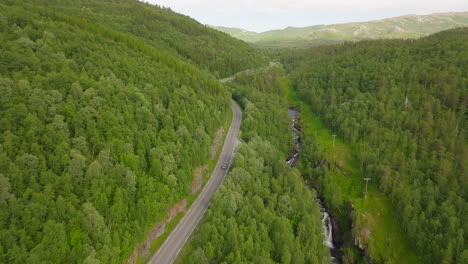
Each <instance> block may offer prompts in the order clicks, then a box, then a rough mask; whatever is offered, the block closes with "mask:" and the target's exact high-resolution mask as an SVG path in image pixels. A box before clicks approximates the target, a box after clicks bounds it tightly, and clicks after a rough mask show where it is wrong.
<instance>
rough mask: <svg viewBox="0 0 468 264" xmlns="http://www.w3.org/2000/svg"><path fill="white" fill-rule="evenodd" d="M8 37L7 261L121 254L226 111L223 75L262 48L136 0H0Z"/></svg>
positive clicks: (3, 164)
mask: <svg viewBox="0 0 468 264" xmlns="http://www.w3.org/2000/svg"><path fill="white" fill-rule="evenodd" d="M148 16H149V18H148ZM138 17H141V18H145V17H146V18H147V20H143V21H140V20H137V18H138ZM150 18H158V19H159V20H152V19H150ZM162 21H165V22H164V23H163V22H162ZM145 27H146V28H149V27H152V29H145ZM0 39H1V41H0V51H1V52H0V263H122V262H123V260H125V259H127V258H128V257H129V256H130V255H131V253H132V251H133V249H134V248H135V246H136V245H137V244H138V243H139V242H140V241H142V240H143V239H144V238H146V236H147V233H148V231H149V230H150V229H151V228H152V227H153V226H154V224H155V223H156V222H158V221H161V220H162V219H163V218H164V217H166V211H167V209H168V207H170V206H171V205H172V204H174V203H175V202H177V201H180V200H182V199H184V198H186V197H187V196H188V195H189V193H190V191H191V182H192V180H193V175H194V169H195V168H198V167H200V166H203V165H205V164H207V162H208V160H209V159H210V156H211V155H212V154H211V151H212V142H213V140H214V138H215V136H216V134H217V131H218V130H219V129H220V128H221V127H223V125H224V124H225V123H226V122H227V121H228V120H229V116H230V110H229V109H230V108H229V106H230V101H231V95H230V91H229V90H227V89H226V88H225V87H224V86H222V85H221V84H220V83H219V82H218V81H217V79H216V78H215V76H214V75H213V74H216V73H219V74H220V75H227V74H230V72H232V71H235V70H237V69H245V68H244V67H251V66H253V65H256V64H260V63H262V59H264V57H263V55H261V54H259V53H257V52H256V51H255V50H253V49H252V48H250V47H249V46H248V45H246V44H245V43H243V42H241V41H239V40H235V39H233V38H231V37H229V36H227V35H225V34H223V33H219V32H216V31H214V30H212V29H208V28H206V27H204V26H202V25H200V24H199V23H198V22H195V21H193V20H191V19H188V18H186V17H184V16H181V15H178V14H176V13H174V12H172V11H170V10H165V9H160V8H158V7H154V6H150V5H147V4H144V3H140V2H137V1H131V0H121V1H98V0H96V1H34V0H31V1H20V2H18V1H2V3H0ZM172 42H174V43H177V45H174V46H171V44H170V43H172ZM203 42H206V43H207V44H206V45H202V44H201V43H203ZM184 43H186V44H184ZM204 55H206V57H204ZM244 55H245V56H244ZM197 56H199V57H197ZM233 56H235V57H233ZM256 58H259V60H258V61H257V60H256ZM213 59H216V60H219V61H220V63H219V64H213ZM207 65H210V66H209V70H210V71H211V72H212V73H213V74H211V73H210V72H209V71H207V68H208V66H207Z"/></svg>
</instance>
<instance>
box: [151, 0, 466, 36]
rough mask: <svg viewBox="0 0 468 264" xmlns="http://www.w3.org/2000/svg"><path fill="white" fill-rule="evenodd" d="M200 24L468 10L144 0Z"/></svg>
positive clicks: (252, 24)
mask: <svg viewBox="0 0 468 264" xmlns="http://www.w3.org/2000/svg"><path fill="white" fill-rule="evenodd" d="M144 1H145V2H149V3H152V4H157V5H160V6H164V7H170V8H171V9H172V10H174V11H176V12H178V13H182V14H184V15H188V16H190V17H192V18H194V19H196V20H198V21H199V22H200V23H203V24H209V25H215V26H226V27H236V28H242V29H246V30H250V31H255V32H263V31H267V30H272V29H282V28H285V27H288V26H293V27H305V26H313V25H322V24H338V23H346V22H359V21H369V20H376V19H383V18H388V17H394V16H400V15H406V14H421V15H422V14H430V13H438V12H461V11H468V0H308V1H307V0H144Z"/></svg>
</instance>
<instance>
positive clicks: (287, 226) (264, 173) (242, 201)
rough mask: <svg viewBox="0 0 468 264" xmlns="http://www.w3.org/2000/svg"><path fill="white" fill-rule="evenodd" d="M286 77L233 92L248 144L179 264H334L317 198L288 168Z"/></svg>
mask: <svg viewBox="0 0 468 264" xmlns="http://www.w3.org/2000/svg"><path fill="white" fill-rule="evenodd" d="M280 74H281V71H280V70H279V69H275V68H274V69H271V70H268V71H262V72H259V73H257V74H254V75H252V76H244V77H240V78H237V81H236V83H235V84H231V86H232V88H233V95H234V97H235V98H236V99H237V100H238V101H239V102H240V103H241V105H242V106H243V109H244V111H243V122H242V133H241V134H242V139H243V140H244V141H245V142H246V143H242V144H241V145H240V146H239V148H238V151H237V153H236V157H235V162H234V164H233V166H232V170H231V171H230V172H229V174H228V175H227V176H226V179H225V181H224V183H223V185H222V186H221V187H220V189H219V191H218V192H216V193H215V194H214V195H213V197H212V202H211V205H210V207H209V208H208V210H207V212H206V215H205V217H204V220H203V222H202V224H201V226H200V229H199V231H198V232H197V233H196V234H194V238H193V240H192V241H190V243H189V244H188V245H186V248H185V250H183V251H182V253H183V254H182V257H180V259H179V261H182V262H184V263H185V262H187V263H330V253H329V251H328V248H327V247H326V246H325V245H324V244H323V240H324V236H323V230H322V223H321V222H320V218H321V213H320V209H319V207H318V205H317V203H316V202H315V199H316V197H315V194H314V193H313V192H311V191H310V190H309V189H308V188H307V187H306V186H305V185H304V181H303V180H302V178H301V175H300V173H299V171H297V170H295V169H291V168H289V167H288V165H287V164H286V162H285V153H286V152H287V151H288V150H290V148H291V146H292V145H291V141H292V140H291V130H290V127H291V120H290V119H289V117H288V115H287V110H288V107H287V104H286V102H285V100H284V97H283V94H282V89H281V86H280V85H279V83H278V80H279V76H280ZM281 150H282V151H281Z"/></svg>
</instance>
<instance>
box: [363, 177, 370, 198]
mask: <svg viewBox="0 0 468 264" xmlns="http://www.w3.org/2000/svg"><path fill="white" fill-rule="evenodd" d="M364 180H365V181H366V192H365V193H364V199H366V198H367V184H368V183H369V181H370V180H371V178H364Z"/></svg>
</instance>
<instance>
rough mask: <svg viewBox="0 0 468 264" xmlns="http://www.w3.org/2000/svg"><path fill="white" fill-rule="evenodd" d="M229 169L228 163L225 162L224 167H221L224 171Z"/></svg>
mask: <svg viewBox="0 0 468 264" xmlns="http://www.w3.org/2000/svg"><path fill="white" fill-rule="evenodd" d="M227 167H228V164H227V162H224V163H223V165H222V166H221V168H222V169H223V170H225V169H227Z"/></svg>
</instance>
